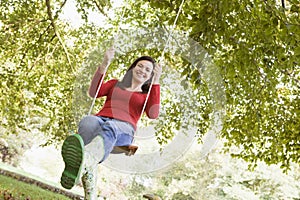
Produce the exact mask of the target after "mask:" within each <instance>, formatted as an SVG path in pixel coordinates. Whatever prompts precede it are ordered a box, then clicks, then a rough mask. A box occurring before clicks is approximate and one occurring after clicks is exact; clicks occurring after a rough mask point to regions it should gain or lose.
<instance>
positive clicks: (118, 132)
mask: <svg viewBox="0 0 300 200" xmlns="http://www.w3.org/2000/svg"><path fill="white" fill-rule="evenodd" d="M134 132H135V131H134V127H133V125H131V124H130V123H129V122H125V121H121V120H117V119H111V118H107V117H102V116H86V117H84V118H83V119H82V120H81V121H80V123H79V126H78V134H79V135H80V136H81V137H82V139H83V141H84V144H85V145H87V144H89V143H90V142H91V141H92V140H93V139H94V138H95V137H97V136H101V137H102V138H103V140H104V149H105V153H104V158H103V159H102V161H100V162H103V161H104V160H105V159H106V158H107V157H108V155H109V154H110V152H111V151H112V150H113V148H114V146H128V145H130V144H131V143H132V141H133V136H134Z"/></svg>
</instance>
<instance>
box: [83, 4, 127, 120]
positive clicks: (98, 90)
mask: <svg viewBox="0 0 300 200" xmlns="http://www.w3.org/2000/svg"><path fill="white" fill-rule="evenodd" d="M125 10H126V7H125V8H124V9H123V11H122V15H121V18H120V20H121V19H123V17H124V14H125ZM119 23H120V21H119ZM116 32H117V33H116V34H115V36H114V41H115V40H116V39H117V37H118V34H119V32H120V26H118V27H117V31H116ZM109 65H110V63H107V65H106V66H105V69H104V72H103V74H102V77H101V80H100V83H99V85H98V87H97V91H96V94H95V96H94V97H93V101H92V105H91V107H90V109H89V112H88V115H91V113H92V111H93V107H94V105H95V102H96V99H97V96H98V94H99V92H100V88H101V85H102V83H103V80H104V77H105V74H106V71H107V69H108V66H109Z"/></svg>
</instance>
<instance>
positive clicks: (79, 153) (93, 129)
mask: <svg viewBox="0 0 300 200" xmlns="http://www.w3.org/2000/svg"><path fill="white" fill-rule="evenodd" d="M113 56H114V49H109V50H108V51H106V53H105V56H104V61H103V63H102V64H101V65H100V66H99V67H98V68H97V70H96V72H95V74H94V76H93V79H92V81H91V85H90V88H89V95H90V96H91V97H95V95H96V92H97V88H98V86H99V84H100V80H101V78H102V76H103V74H104V71H105V68H106V67H107V66H108V65H109V64H110V62H111V60H112V59H113ZM160 76H161V67H160V65H158V64H157V63H156V62H155V60H154V59H153V58H151V57H149V56H142V57H140V58H138V59H136V60H135V61H134V62H133V63H132V65H131V66H130V67H129V69H128V70H127V72H126V74H125V75H124V77H123V79H122V81H118V80H117V79H112V80H109V81H107V82H105V83H103V84H102V85H101V87H100V90H99V93H98V95H97V98H98V97H103V96H106V101H105V103H104V106H103V108H102V109H101V110H100V111H99V112H98V113H97V114H96V115H95V116H87V117H85V118H83V119H82V120H81V121H80V123H79V127H78V134H74V135H71V136H69V137H67V138H66V140H65V141H64V143H63V146H62V157H63V160H64V162H65V169H64V171H63V173H62V177H61V184H62V186H63V187H65V188H67V189H71V188H72V187H73V186H74V185H75V184H77V183H78V182H79V180H80V177H81V176H82V183H83V187H84V191H85V199H97V191H96V182H97V179H96V177H97V173H96V169H97V164H98V163H101V162H103V161H104V160H105V159H106V158H107V157H108V155H109V154H110V152H111V151H112V150H113V148H114V146H129V145H131V143H132V141H133V137H134V132H135V130H136V127H137V122H138V120H139V119H140V117H141V115H142V114H143V113H142V111H144V112H145V113H146V114H147V116H148V117H149V118H151V119H155V118H157V117H158V115H159V107H160V85H159V78H160ZM152 79H153V80H152ZM151 82H152V83H153V85H152V88H151V91H150V94H149V97H148V100H147V102H146V98H147V94H148V91H149V87H150V84H151ZM145 103H146V104H145ZM144 105H145V107H144Z"/></svg>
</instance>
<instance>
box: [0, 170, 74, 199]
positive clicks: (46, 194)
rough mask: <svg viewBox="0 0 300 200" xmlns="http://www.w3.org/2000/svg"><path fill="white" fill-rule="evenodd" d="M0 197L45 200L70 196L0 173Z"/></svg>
mask: <svg viewBox="0 0 300 200" xmlns="http://www.w3.org/2000/svg"><path fill="white" fill-rule="evenodd" d="M0 199H4V200H47V199H49V200H50V199H51V200H54V199H59V200H70V198H68V197H66V196H64V195H61V194H56V193H53V192H50V191H48V190H45V189H42V188H40V187H37V186H35V185H31V184H28V183H24V182H21V181H18V180H16V179H13V178H10V177H7V176H3V175H0Z"/></svg>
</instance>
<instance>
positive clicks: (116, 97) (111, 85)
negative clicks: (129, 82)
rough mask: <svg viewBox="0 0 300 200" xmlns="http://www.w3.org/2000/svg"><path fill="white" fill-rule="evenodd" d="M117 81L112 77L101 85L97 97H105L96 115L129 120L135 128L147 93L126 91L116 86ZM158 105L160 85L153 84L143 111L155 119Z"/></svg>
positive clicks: (157, 113)
mask: <svg viewBox="0 0 300 200" xmlns="http://www.w3.org/2000/svg"><path fill="white" fill-rule="evenodd" d="M117 82H118V80H116V79H112V80H110V81H107V82H105V83H103V84H102V85H101V88H100V91H99V93H98V96H97V98H98V97H103V96H106V97H107V98H106V101H105V103H104V105H103V107H102V109H101V110H100V111H99V112H98V113H97V114H96V116H103V117H109V118H114V119H118V120H122V121H126V122H129V123H130V124H132V125H133V127H134V129H135V130H136V127H137V122H138V120H139V119H140V117H141V114H142V113H141V112H142V109H143V106H144V103H145V101H146V98H147V93H141V92H131V91H127V90H125V89H122V88H120V87H118V86H116V83H117ZM98 85H99V83H98ZM98 85H97V87H98ZM159 107H160V85H158V84H153V86H152V89H151V91H150V94H149V98H148V101H147V104H146V107H145V110H144V112H146V114H147V116H148V117H149V118H150V119H155V118H157V117H158V115H159Z"/></svg>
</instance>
